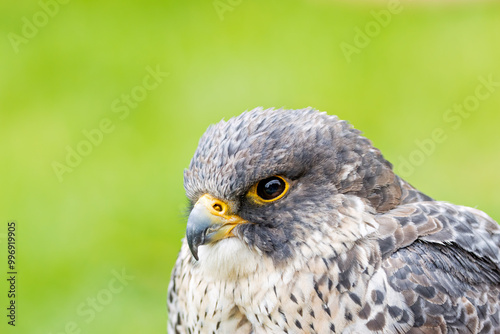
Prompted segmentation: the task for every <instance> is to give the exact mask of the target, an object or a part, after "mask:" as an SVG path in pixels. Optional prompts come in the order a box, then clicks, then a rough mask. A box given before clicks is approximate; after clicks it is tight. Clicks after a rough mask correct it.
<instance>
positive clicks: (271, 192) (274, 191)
mask: <svg viewBox="0 0 500 334" xmlns="http://www.w3.org/2000/svg"><path fill="white" fill-rule="evenodd" d="M287 188H288V184H287V182H286V181H285V180H284V179H282V178H281V177H279V176H271V177H269V178H267V179H264V180H261V181H259V183H257V189H256V192H257V195H258V196H259V197H260V198H261V199H263V200H264V201H272V200H276V199H278V198H280V197H281V195H284V193H285V191H286V190H287Z"/></svg>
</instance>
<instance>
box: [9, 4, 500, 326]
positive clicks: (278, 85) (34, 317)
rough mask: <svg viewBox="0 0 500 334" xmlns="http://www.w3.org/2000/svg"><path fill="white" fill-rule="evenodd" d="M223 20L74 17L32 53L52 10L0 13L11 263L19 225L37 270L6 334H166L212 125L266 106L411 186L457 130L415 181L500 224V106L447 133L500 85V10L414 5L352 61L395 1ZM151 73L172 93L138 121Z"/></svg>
mask: <svg viewBox="0 0 500 334" xmlns="http://www.w3.org/2000/svg"><path fill="white" fill-rule="evenodd" d="M44 1H45V2H48V1H49V0H44ZM222 3H225V4H227V5H228V6H230V8H231V10H227V11H226V12H224V13H223V14H222V18H223V19H221V16H220V15H219V14H218V12H217V11H216V9H215V8H214V2H213V1H184V2H183V1H153V0H146V1H142V2H138V1H113V0H105V1H95V0H89V1H76V0H75V1H70V2H69V3H67V4H60V5H59V10H58V13H57V14H55V15H54V16H53V17H51V18H50V19H49V20H48V22H47V24H46V25H44V26H42V27H40V28H39V29H38V30H39V31H38V33H37V34H36V36H34V37H33V38H29V39H27V43H25V44H21V45H19V50H18V52H17V53H16V52H15V49H14V48H13V46H12V43H11V41H10V40H9V36H12V35H9V34H10V33H15V34H18V35H20V36H21V35H22V28H23V24H24V23H23V17H26V18H27V19H28V20H30V21H32V20H33V15H36V13H37V12H39V11H40V10H41V7H40V4H39V2H37V1H25V0H24V1H18V2H7V1H3V2H1V3H0V33H1V35H0V36H1V38H0V152H1V158H2V159H1V163H0V191H1V195H0V196H1V201H0V226H2V227H1V229H0V242H1V243H2V245H1V246H0V247H1V249H2V251H1V252H0V254H4V255H2V256H1V258H2V260H1V261H2V263H3V264H2V266H1V267H2V268H6V265H5V263H6V259H5V258H6V255H5V254H6V251H5V249H6V242H5V241H6V240H5V233H6V231H7V222H8V221H10V220H15V221H17V224H18V243H17V246H18V258H17V269H18V271H19V275H18V282H17V284H18V298H17V305H18V309H17V312H18V314H17V315H18V317H17V326H16V327H15V328H11V327H10V326H7V325H6V317H5V315H4V313H6V311H5V308H6V307H7V305H8V304H7V303H8V300H7V298H6V292H7V284H6V283H7V282H6V280H5V279H2V280H1V282H2V283H0V289H1V290H0V295H2V298H1V299H0V301H1V303H2V304H1V309H2V310H4V311H2V314H1V316H2V317H1V318H2V319H3V320H2V323H1V325H0V328H2V332H3V331H4V329H8V330H9V333H10V332H12V333H43V334H48V333H53V334H55V333H73V332H74V333H78V331H76V330H72V329H71V326H72V325H69V327H67V326H68V323H72V322H74V323H75V324H76V326H77V328H78V329H79V330H80V332H81V333H164V332H165V323H166V319H167V313H166V307H165V304H166V302H165V300H166V289H167V284H168V280H169V275H170V271H171V268H172V266H173V264H174V261H175V258H176V255H177V251H178V248H179V246H180V239H181V238H182V236H183V233H184V228H185V225H184V218H183V213H182V212H183V208H184V205H185V198H184V191H183V186H182V173H183V169H184V168H185V167H187V165H188V164H189V161H190V158H191V156H192V154H193V152H194V150H195V148H196V145H197V142H198V139H199V137H200V136H201V134H202V133H203V132H204V130H205V129H206V127H207V126H208V125H209V124H210V123H215V122H217V121H219V120H220V119H222V118H226V119H227V118H229V117H232V116H234V115H237V114H239V113H241V112H242V111H244V110H247V109H251V108H254V107H256V106H264V107H273V106H274V107H282V106H283V107H287V108H303V107H307V106H313V107H315V108H317V109H320V110H324V111H327V112H328V113H330V114H336V115H338V116H339V117H340V118H343V119H347V120H349V121H350V122H351V123H352V124H353V125H354V126H355V127H356V128H359V129H361V130H362V131H364V133H365V135H366V136H367V137H368V138H370V139H371V140H372V141H373V142H374V144H375V146H377V147H379V148H380V149H381V150H382V152H383V153H384V155H385V157H386V158H387V159H388V160H390V161H392V162H393V163H394V164H395V167H396V169H398V168H401V166H400V165H401V161H402V160H401V159H408V158H409V157H410V155H411V154H412V152H414V151H415V150H416V149H418V146H417V145H416V143H415V141H418V140H424V139H425V138H429V137H430V135H431V133H432V131H433V130H434V129H436V128H442V129H443V131H445V132H446V135H447V139H446V141H445V142H443V143H439V144H437V145H436V147H435V149H434V152H433V153H432V154H429V155H428V156H426V157H425V159H424V161H423V162H422V164H421V165H420V166H417V167H416V168H415V169H414V171H413V172H412V173H407V174H408V175H407V177H406V179H407V180H408V181H410V182H411V183H412V184H414V185H415V186H417V187H418V188H419V189H421V190H423V191H424V192H426V193H427V194H429V195H431V196H433V197H435V198H436V199H440V200H446V201H450V202H454V203H457V204H463V205H469V206H474V207H478V208H479V209H482V210H484V211H486V212H487V213H489V214H490V215H491V216H492V217H493V218H495V219H496V220H499V219H500V208H499V206H498V189H500V177H499V176H498V170H500V155H499V152H500V149H499V146H498V145H499V143H500V131H498V126H499V120H500V113H499V110H498V109H499V108H498V106H499V105H500V89H499V90H498V91H495V92H494V93H492V94H491V96H490V97H489V98H488V99H486V100H485V101H482V102H481V104H480V106H479V107H478V108H477V110H475V111H473V112H471V113H470V116H469V117H468V118H464V119H463V122H462V124H461V126H460V127H458V128H457V129H453V128H451V126H450V125H451V124H450V123H447V122H446V121H445V120H444V118H443V117H444V116H443V115H444V114H445V112H446V110H447V109H448V108H450V107H452V106H453V105H454V104H456V103H462V102H463V101H464V99H465V98H467V97H468V96H470V95H473V94H474V92H475V88H476V87H477V85H478V84H479V81H478V77H479V76H483V77H488V75H492V76H493V78H494V79H495V80H497V81H500V61H499V59H500V43H499V33H500V19H499V17H500V4H498V3H470V4H468V3H461V4H455V5H433V6H429V5H427V4H419V3H417V2H413V3H411V4H409V3H406V2H403V5H402V8H403V10H402V12H401V13H400V14H398V15H393V16H392V18H391V22H390V23H389V25H387V27H384V28H382V29H381V31H380V33H379V34H377V35H376V36H374V37H373V38H371V41H370V43H369V45H368V46H366V47H365V48H362V49H361V50H360V53H359V54H354V55H353V56H352V59H351V62H348V61H347V60H346V57H345V56H344V54H343V53H342V51H341V48H340V44H341V43H342V42H346V43H350V44H353V40H354V38H355V35H356V30H355V29H356V27H358V28H360V29H364V27H365V25H366V24H367V23H368V22H370V21H373V16H372V14H371V12H370V11H371V10H375V11H377V12H378V11H380V10H382V9H385V8H386V7H387V5H386V3H385V2H380V3H377V4H367V3H356V4H348V3H344V2H336V1H327V0H324V1H322V0H316V1H313V0H311V1H297V0H291V1H287V2H284V1H276V0H274V1H263V0H253V1H248V0H243V1H240V2H238V1H233V2H232V3H233V4H235V5H230V4H228V2H227V1H222ZM148 66H150V67H151V68H156V67H157V66H159V68H160V69H161V70H162V71H165V72H169V76H168V77H167V78H165V79H164V80H163V82H162V83H161V84H160V85H159V86H158V87H157V88H156V89H154V90H152V91H150V92H148V96H147V97H146V98H145V99H144V100H143V101H141V102H139V103H138V106H137V107H136V108H134V109H131V111H130V115H129V116H128V117H127V118H125V119H123V120H121V119H120V118H119V117H118V116H119V114H116V113H114V112H113V110H112V107H111V104H112V103H113V101H115V100H116V99H117V98H118V99H119V98H120V97H121V96H122V94H130V92H131V90H132V89H133V88H134V87H136V86H138V85H141V84H142V80H143V78H144V77H145V76H146V75H147V73H148V72H147V70H146V67H148ZM105 118H108V119H110V120H111V122H112V124H113V126H114V130H113V131H112V132H111V133H109V134H105V135H104V137H103V140H102V143H101V144H99V145H97V146H95V147H93V149H92V152H91V154H89V155H88V156H86V157H84V158H83V160H82V162H81V164H79V165H78V166H77V167H76V168H74V170H73V171H72V172H68V173H66V174H64V175H63V182H59V180H58V178H57V176H56V174H55V173H54V170H53V167H52V164H53V162H54V161H57V162H59V163H65V157H66V147H67V146H70V147H72V148H73V149H75V148H76V146H77V145H78V144H79V143H80V142H81V141H82V140H85V137H84V135H83V133H82V131H83V130H91V129H94V128H97V127H98V126H99V122H100V121H101V120H102V119H105ZM122 268H124V269H125V270H126V272H127V274H128V275H131V276H133V277H134V279H133V280H132V281H130V283H129V284H128V285H127V286H125V287H124V289H123V291H122V292H120V293H116V294H114V295H113V299H112V301H110V302H109V303H108V304H106V305H102V304H101V305H98V306H100V307H99V312H96V314H95V318H94V319H93V320H92V321H90V322H87V321H86V319H87V318H86V317H83V316H81V315H79V313H78V312H77V309H78V307H79V306H80V305H81V303H86V302H87V301H88V298H96V296H97V295H98V294H99V293H101V292H102V291H103V289H106V287H107V286H108V284H109V282H110V281H111V280H112V279H113V274H112V271H113V270H117V271H121V270H122ZM4 271H5V272H6V271H7V269H5V270H4ZM5 275H6V274H5ZM2 277H4V276H3V275H2Z"/></svg>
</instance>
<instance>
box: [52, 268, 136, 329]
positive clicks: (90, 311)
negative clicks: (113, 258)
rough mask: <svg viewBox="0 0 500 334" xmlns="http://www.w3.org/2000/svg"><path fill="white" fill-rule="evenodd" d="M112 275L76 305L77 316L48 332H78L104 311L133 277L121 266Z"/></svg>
mask: <svg viewBox="0 0 500 334" xmlns="http://www.w3.org/2000/svg"><path fill="white" fill-rule="evenodd" d="M111 274H112V275H113V277H112V278H111V279H109V281H108V283H107V284H106V286H105V287H104V288H102V289H100V290H99V291H97V292H96V293H92V294H91V295H90V296H88V297H87V298H86V299H85V300H84V301H82V302H81V303H80V304H78V305H77V307H76V310H75V313H76V315H77V317H73V319H72V320H70V321H68V322H66V323H65V324H64V325H63V326H62V328H61V329H59V330H57V331H56V332H49V334H80V333H83V332H84V331H83V329H84V327H85V326H86V325H87V324H90V323H91V322H92V321H94V320H95V319H96V318H97V317H98V315H99V313H101V312H102V311H104V310H105V309H106V308H108V305H110V304H111V303H112V302H113V301H114V300H115V299H116V297H117V295H119V294H120V293H122V292H123V290H125V288H126V287H127V286H128V285H129V284H130V282H131V281H133V280H134V279H135V277H134V276H130V275H128V274H127V272H126V271H125V268H123V269H122V270H121V271H118V270H112V271H111Z"/></svg>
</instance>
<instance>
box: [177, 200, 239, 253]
mask: <svg viewBox="0 0 500 334" xmlns="http://www.w3.org/2000/svg"><path fill="white" fill-rule="evenodd" d="M244 223H247V221H246V220H244V219H242V218H240V217H239V216H238V215H233V214H231V210H230V207H229V205H227V204H226V203H225V202H223V201H221V200H218V199H216V198H214V197H212V196H210V195H208V194H205V195H203V196H201V197H200V199H199V200H198V202H196V204H195V205H194V207H193V210H192V211H191V213H190V214H189V218H188V222H187V229H186V238H187V242H188V245H189V249H190V250H191V253H192V254H193V256H194V258H195V259H196V260H198V247H199V246H201V245H207V244H210V243H214V242H217V241H219V240H222V239H225V238H230V237H234V234H233V233H232V231H233V229H234V228H235V227H236V226H237V225H239V224H244Z"/></svg>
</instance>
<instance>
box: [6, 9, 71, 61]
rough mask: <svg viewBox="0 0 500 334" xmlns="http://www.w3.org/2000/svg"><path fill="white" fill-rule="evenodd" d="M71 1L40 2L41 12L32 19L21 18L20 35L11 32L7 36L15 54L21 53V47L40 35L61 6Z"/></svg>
mask: <svg viewBox="0 0 500 334" xmlns="http://www.w3.org/2000/svg"><path fill="white" fill-rule="evenodd" d="M69 1H70V0H57V1H56V0H40V1H38V6H40V10H39V11H37V12H36V13H35V14H33V16H31V18H28V17H26V16H23V17H22V18H21V22H22V25H21V30H20V34H16V33H14V32H10V33H8V34H7V38H8V39H9V42H10V45H11V46H12V49H14V52H15V53H19V47H20V46H21V45H23V44H28V43H29V41H30V40H32V39H33V38H35V37H36V36H37V35H38V32H39V31H40V29H42V28H43V27H45V26H46V25H47V24H48V23H49V21H50V19H52V18H53V17H55V16H56V15H57V14H58V13H59V10H60V5H65V4H67V3H69Z"/></svg>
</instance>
